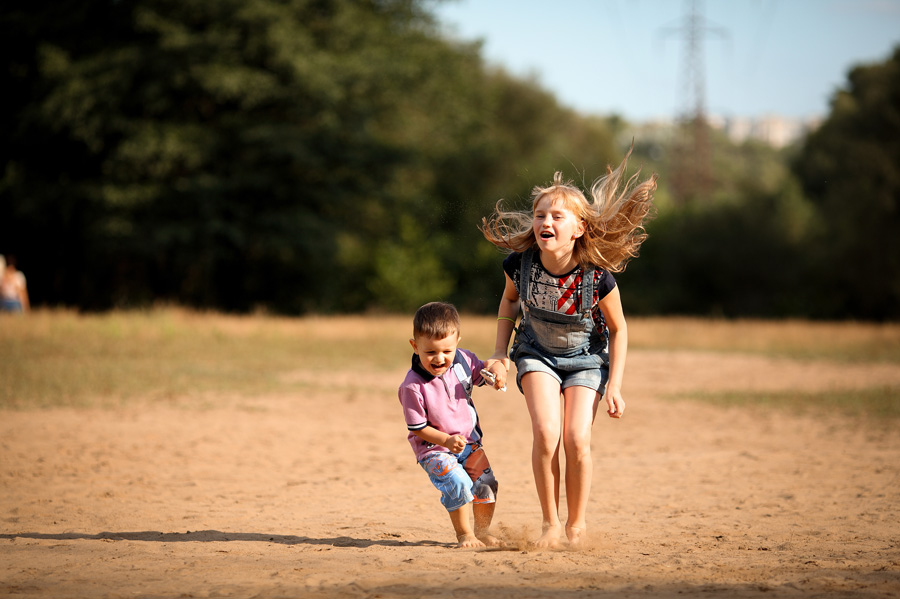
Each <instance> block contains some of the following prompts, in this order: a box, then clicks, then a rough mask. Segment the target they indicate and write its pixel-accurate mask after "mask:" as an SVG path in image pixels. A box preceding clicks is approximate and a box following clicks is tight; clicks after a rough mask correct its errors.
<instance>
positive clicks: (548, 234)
mask: <svg viewBox="0 0 900 599" xmlns="http://www.w3.org/2000/svg"><path fill="white" fill-rule="evenodd" d="M553 237H554V235H553V233H551V232H550V231H544V232H543V233H541V239H553Z"/></svg>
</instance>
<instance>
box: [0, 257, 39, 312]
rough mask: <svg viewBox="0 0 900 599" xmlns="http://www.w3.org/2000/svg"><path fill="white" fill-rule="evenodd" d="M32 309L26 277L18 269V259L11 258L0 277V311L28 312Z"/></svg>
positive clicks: (8, 259)
mask: <svg viewBox="0 0 900 599" xmlns="http://www.w3.org/2000/svg"><path fill="white" fill-rule="evenodd" d="M30 309H31V305H30V303H29V301H28V285H27V284H26V282H25V275H24V274H22V272H21V271H20V270H18V269H17V268H16V257H15V256H9V257H8V258H7V259H6V266H5V267H4V268H3V270H2V276H0V311H3V312H28V311H29V310H30Z"/></svg>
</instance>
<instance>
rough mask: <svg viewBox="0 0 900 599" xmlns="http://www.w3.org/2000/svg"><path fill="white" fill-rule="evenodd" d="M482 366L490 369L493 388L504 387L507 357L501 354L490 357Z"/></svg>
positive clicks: (507, 372)
mask: <svg viewBox="0 0 900 599" xmlns="http://www.w3.org/2000/svg"><path fill="white" fill-rule="evenodd" d="M484 367H485V368H486V369H487V370H489V371H491V373H493V375H494V377H495V379H496V380H495V381H494V389H503V388H504V387H506V377H507V376H508V375H509V358H507V357H506V356H503V357H501V358H495V357H493V356H492V357H490V358H488V359H487V360H486V361H485V363H484Z"/></svg>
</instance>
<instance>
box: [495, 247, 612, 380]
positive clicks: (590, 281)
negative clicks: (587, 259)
mask: <svg viewBox="0 0 900 599" xmlns="http://www.w3.org/2000/svg"><path fill="white" fill-rule="evenodd" d="M535 252H536V250H529V251H526V252H524V253H523V254H522V265H521V270H520V276H519V297H520V298H521V300H522V312H523V316H522V322H521V323H520V325H519V328H518V332H517V334H516V338H515V341H514V342H513V346H512V349H511V350H510V358H512V360H513V361H515V362H516V364H517V366H519V360H522V359H525V358H534V359H539V360H541V361H542V362H544V363H545V364H546V365H547V366H549V367H550V368H551V369H553V370H554V371H556V372H557V374H558V375H560V378H565V376H566V373H574V372H577V371H582V370H585V371H586V370H592V369H607V368H608V366H609V354H608V345H609V333H608V332H606V331H604V332H602V333H601V332H599V331H598V330H597V327H596V325H595V324H594V319H593V318H592V316H591V308H592V304H593V299H594V269H593V268H587V269H585V270H584V272H583V273H582V277H581V300H580V304H579V306H578V311H577V312H576V313H575V314H562V313H560V312H555V311H553V310H546V309H543V308H537V307H534V306H529V305H528V303H527V301H526V300H527V298H528V292H529V289H530V287H531V266H532V264H533V261H534V256H535ZM519 369H520V374H519V377H518V378H519V380H518V383H519V387H520V389H521V376H522V375H523V374H525V373H524V372H521V371H522V370H523V369H522V368H521V367H520V368H519ZM601 384H602V385H605V376H604V377H603V378H602V383H598V387H597V388H598V391H600V392H601V393H602V387H600V385H601ZM591 386H593V385H591Z"/></svg>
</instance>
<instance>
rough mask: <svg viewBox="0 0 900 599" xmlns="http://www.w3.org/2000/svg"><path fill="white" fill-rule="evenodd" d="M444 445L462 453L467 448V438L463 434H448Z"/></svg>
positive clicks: (454, 451)
mask: <svg viewBox="0 0 900 599" xmlns="http://www.w3.org/2000/svg"><path fill="white" fill-rule="evenodd" d="M444 447H446V448H447V449H449V450H450V451H452V452H453V453H461V452H462V450H463V449H465V448H466V438H465V437H463V436H462V435H447V442H446V443H444Z"/></svg>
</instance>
